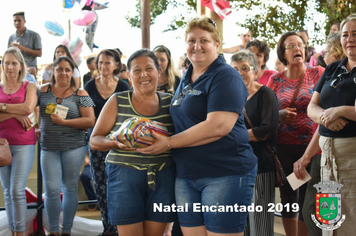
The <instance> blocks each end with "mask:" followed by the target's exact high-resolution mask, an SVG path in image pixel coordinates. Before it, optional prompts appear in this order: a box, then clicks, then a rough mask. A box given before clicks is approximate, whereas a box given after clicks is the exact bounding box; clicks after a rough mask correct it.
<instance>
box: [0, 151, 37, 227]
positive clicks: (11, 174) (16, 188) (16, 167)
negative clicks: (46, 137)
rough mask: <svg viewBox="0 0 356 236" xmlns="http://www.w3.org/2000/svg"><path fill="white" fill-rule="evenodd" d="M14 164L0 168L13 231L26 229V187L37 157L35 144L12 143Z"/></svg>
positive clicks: (7, 211) (8, 215)
mask: <svg viewBox="0 0 356 236" xmlns="http://www.w3.org/2000/svg"><path fill="white" fill-rule="evenodd" d="M10 149H11V153H12V164H11V165H9V166H4V167H1V168H0V179H1V185H2V189H3V191H4V200H5V208H6V214H7V220H8V223H9V228H10V230H11V231H15V232H22V231H24V230H25V229H26V210H27V204H26V195H25V187H26V183H27V179H28V175H29V174H30V170H31V167H32V164H33V160H34V157H35V145H10Z"/></svg>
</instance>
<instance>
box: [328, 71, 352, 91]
mask: <svg viewBox="0 0 356 236" xmlns="http://www.w3.org/2000/svg"><path fill="white" fill-rule="evenodd" d="M348 73H350V72H349V71H346V72H343V73H341V74H339V75H338V76H337V78H336V79H334V80H333V81H331V83H330V87H333V88H336V87H337V86H339V85H340V84H341V82H342V76H343V75H346V74H348Z"/></svg>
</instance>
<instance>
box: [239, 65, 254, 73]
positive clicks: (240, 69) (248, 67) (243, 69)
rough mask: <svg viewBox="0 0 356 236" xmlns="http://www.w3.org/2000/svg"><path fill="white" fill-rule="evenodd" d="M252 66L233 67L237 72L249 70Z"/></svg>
mask: <svg viewBox="0 0 356 236" xmlns="http://www.w3.org/2000/svg"><path fill="white" fill-rule="evenodd" d="M253 68H254V67H253V66H244V67H241V68H235V69H236V70H237V71H238V72H241V71H242V72H249V71H250V70H253Z"/></svg>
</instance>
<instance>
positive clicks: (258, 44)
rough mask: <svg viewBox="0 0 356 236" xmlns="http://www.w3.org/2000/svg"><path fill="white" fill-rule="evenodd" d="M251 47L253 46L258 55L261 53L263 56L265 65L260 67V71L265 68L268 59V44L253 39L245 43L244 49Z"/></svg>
mask: <svg viewBox="0 0 356 236" xmlns="http://www.w3.org/2000/svg"><path fill="white" fill-rule="evenodd" d="M252 46H255V47H256V48H257V49H258V51H259V52H260V53H263V55H264V56H263V60H264V61H265V64H264V65H262V66H261V69H264V68H266V63H267V61H268V59H269V51H270V49H269V47H268V44H267V43H266V42H264V41H261V40H258V39H254V40H251V41H250V42H248V43H247V45H246V49H249V48H250V47H252Z"/></svg>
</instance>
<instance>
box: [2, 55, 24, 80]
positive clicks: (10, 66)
mask: <svg viewBox="0 0 356 236" xmlns="http://www.w3.org/2000/svg"><path fill="white" fill-rule="evenodd" d="M2 63H3V64H4V65H3V67H4V73H5V75H6V79H7V80H13V81H17V80H18V77H19V74H20V71H21V70H22V65H21V62H19V61H18V60H17V59H16V57H15V55H14V54H12V53H7V54H6V55H5V57H4V59H3V61H2Z"/></svg>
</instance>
